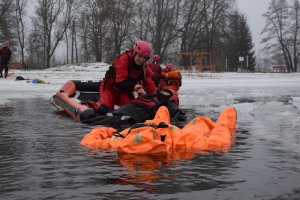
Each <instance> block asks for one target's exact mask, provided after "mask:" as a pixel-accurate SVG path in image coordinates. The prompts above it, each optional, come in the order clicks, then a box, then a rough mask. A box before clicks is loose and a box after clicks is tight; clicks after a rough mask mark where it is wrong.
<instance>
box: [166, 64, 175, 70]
mask: <svg viewBox="0 0 300 200" xmlns="http://www.w3.org/2000/svg"><path fill="white" fill-rule="evenodd" d="M174 68H175V66H174V65H173V64H167V66H166V70H167V71H171V70H172V69H174Z"/></svg>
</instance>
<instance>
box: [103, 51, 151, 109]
mask: <svg viewBox="0 0 300 200" xmlns="http://www.w3.org/2000/svg"><path fill="white" fill-rule="evenodd" d="M133 56H134V55H133V52H132V50H130V51H126V52H125V53H123V54H122V55H120V56H119V57H118V58H116V60H115V61H114V63H113V65H112V66H111V67H110V68H109V70H108V71H107V72H106V74H105V77H104V79H103V81H102V82H101V85H100V90H99V94H100V101H99V103H100V105H105V106H106V107H108V108H109V109H113V108H114V105H119V106H121V105H125V104H128V103H130V102H131V101H132V100H134V99H133V97H132V91H133V87H134V86H135V85H136V84H141V85H142V86H143V88H144V89H145V91H146V92H147V93H148V94H153V93H154V92H155V90H156V88H155V84H154V82H153V80H152V71H151V69H150V68H149V66H147V65H143V66H138V65H137V64H136V63H135V62H134V60H133ZM100 105H98V107H99V106H100Z"/></svg>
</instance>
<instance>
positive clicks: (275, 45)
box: [262, 0, 298, 72]
mask: <svg viewBox="0 0 300 200" xmlns="http://www.w3.org/2000/svg"><path fill="white" fill-rule="evenodd" d="M263 16H264V17H265V18H266V25H265V27H264V29H263V31H262V33H263V34H266V36H265V37H264V38H263V39H262V42H263V43H265V44H266V46H265V47H264V50H265V51H272V50H273V51H274V50H277V49H280V50H281V52H282V54H283V57H284V61H285V65H286V67H287V70H288V71H289V72H290V71H293V59H292V54H291V52H292V51H291V47H292V46H291V45H290V41H291V32H290V30H291V24H290V15H289V6H288V3H287V1H286V0H272V1H271V2H270V4H269V8H268V11H267V12H266V13H265V14H264V15H263ZM297 23H298V22H297ZM292 27H293V26H292ZM294 28H295V27H294ZM294 31H296V32H297V31H298V28H295V29H294ZM293 36H294V37H295V35H294V34H293ZM296 38H297V37H296ZM292 40H293V41H294V39H292Z"/></svg>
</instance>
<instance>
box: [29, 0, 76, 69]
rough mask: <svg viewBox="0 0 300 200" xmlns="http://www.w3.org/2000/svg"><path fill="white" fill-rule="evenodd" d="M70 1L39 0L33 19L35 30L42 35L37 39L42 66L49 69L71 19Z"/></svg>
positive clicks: (71, 2)
mask: <svg viewBox="0 0 300 200" xmlns="http://www.w3.org/2000/svg"><path fill="white" fill-rule="evenodd" d="M72 4H73V1H72V0H68V1H64V0H53V1H47V0H39V1H38V6H37V9H36V15H37V16H36V17H34V18H33V23H34V24H35V25H36V26H34V28H35V29H40V30H41V31H42V32H40V34H42V35H41V36H40V37H39V39H40V40H41V42H40V43H41V44H42V46H43V49H44V50H43V58H44V66H46V68H49V67H50V61H51V58H52V56H53V54H54V52H55V50H56V48H57V46H58V44H59V43H60V41H61V40H62V39H63V36H64V34H65V32H66V29H67V28H68V26H69V24H70V21H71V19H72Z"/></svg>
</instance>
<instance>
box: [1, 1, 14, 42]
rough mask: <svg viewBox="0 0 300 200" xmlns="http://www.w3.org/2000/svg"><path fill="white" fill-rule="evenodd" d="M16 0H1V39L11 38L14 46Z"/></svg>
mask: <svg viewBox="0 0 300 200" xmlns="http://www.w3.org/2000/svg"><path fill="white" fill-rule="evenodd" d="M14 6H15V4H14V0H0V41H3V40H10V45H13V46H14V39H15V32H14V31H15V29H14V26H15V20H14V17H15V16H14Z"/></svg>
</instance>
